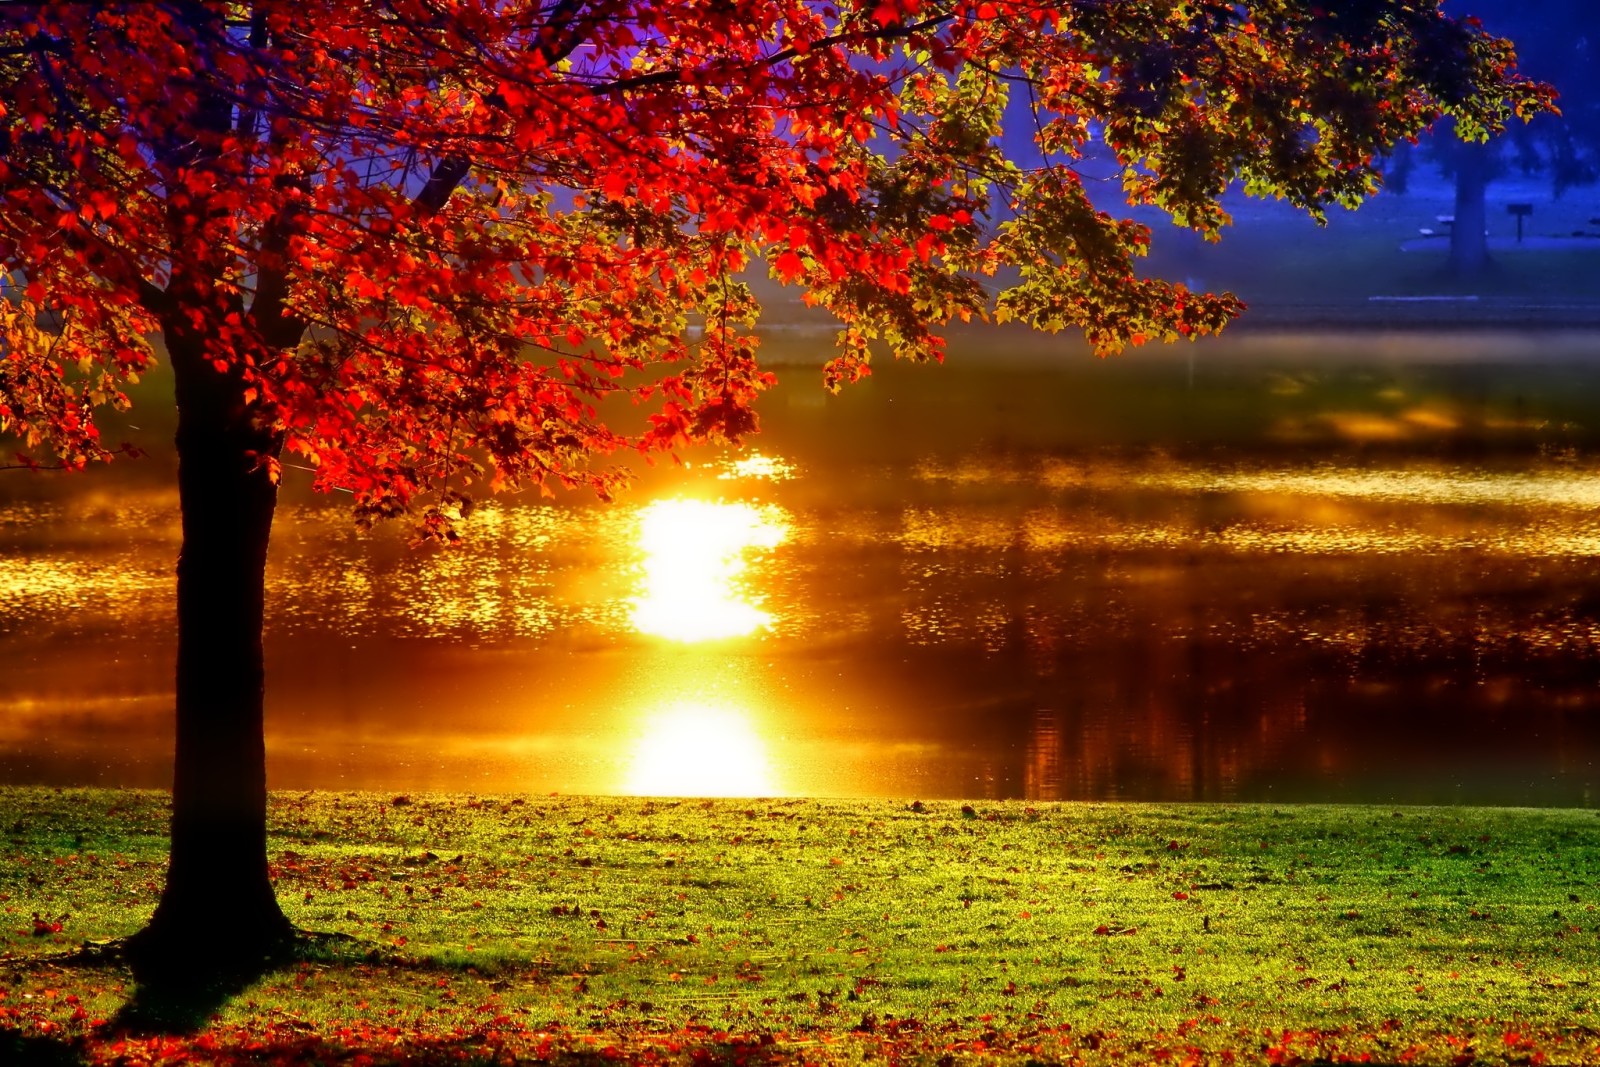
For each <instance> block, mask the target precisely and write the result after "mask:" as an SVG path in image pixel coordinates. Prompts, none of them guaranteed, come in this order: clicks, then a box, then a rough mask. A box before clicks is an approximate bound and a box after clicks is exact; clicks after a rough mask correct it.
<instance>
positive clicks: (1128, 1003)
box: [0, 789, 1600, 1063]
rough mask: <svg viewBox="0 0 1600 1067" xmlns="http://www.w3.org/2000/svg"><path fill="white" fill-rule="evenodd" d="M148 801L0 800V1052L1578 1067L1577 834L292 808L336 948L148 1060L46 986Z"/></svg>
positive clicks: (1401, 823)
mask: <svg viewBox="0 0 1600 1067" xmlns="http://www.w3.org/2000/svg"><path fill="white" fill-rule="evenodd" d="M163 800H164V798H163V797H162V796H161V795H159V794H150V793H128V792H106V791H90V790H72V791H67V792H65V793H63V792H59V791H51V790H45V789H9V790H4V791H0V824H3V825H5V826H7V827H9V844H8V846H7V856H6V863H5V864H4V865H3V866H0V893H3V894H4V895H5V898H6V899H5V901H4V909H5V911H4V919H5V922H4V924H3V928H0V947H3V950H4V953H5V956H4V958H5V961H6V966H5V967H4V968H0V973H6V972H9V981H8V983H7V984H5V985H3V986H0V1049H3V1048H5V1044H4V1042H5V1041H6V1040H7V1038H8V1037H9V1038H11V1039H17V1038H21V1037H24V1036H26V1037H29V1038H32V1039H35V1040H37V1041H38V1042H39V1044H38V1045H36V1046H33V1047H35V1048H54V1049H65V1050H70V1051H72V1052H73V1053H74V1054H75V1055H81V1056H82V1057H83V1058H85V1059H87V1060H89V1061H92V1062H109V1061H118V1060H119V1057H120V1058H121V1059H120V1061H121V1062H129V1063H133V1062H179V1061H182V1060H186V1059H190V1058H194V1059H200V1060H202V1061H214V1062H221V1063H236V1062H248V1063H260V1062H269V1063H270V1062H284V1063H292V1062H304V1061H306V1060H308V1059H311V1058H314V1057H315V1058H320V1059H321V1060H322V1061H324V1062H329V1061H331V1062H344V1061H345V1060H347V1059H349V1060H351V1061H353V1062H354V1061H355V1057H357V1056H358V1055H361V1054H366V1055H370V1056H373V1057H376V1059H377V1062H410V1061H414V1060H416V1059H423V1060H428V1059H432V1060H433V1061H437V1062H450V1061H454V1060H458V1059H469V1060H478V1061H494V1060H498V1059H500V1058H501V1057H502V1056H503V1055H505V1054H516V1055H519V1056H527V1057H530V1058H543V1059H555V1060H566V1061H578V1060H598V1059H616V1058H618V1057H619V1056H620V1055H625V1056H626V1058H627V1059H629V1060H630V1061H653V1060H660V1061H666V1062H689V1061H691V1059H693V1061H694V1062H702V1061H703V1058H704V1057H706V1056H708V1055H709V1056H712V1057H714V1058H716V1059H719V1060H721V1059H726V1060H733V1059H735V1058H736V1057H740V1056H742V1057H744V1058H745V1059H748V1060H751V1061H756V1062H761V1061H772V1062H813V1063H815V1062H824V1063H831V1062H851V1061H856V1060H859V1059H863V1058H866V1057H870V1056H878V1055H887V1056H890V1057H892V1058H899V1059H918V1060H925V1061H927V1062H933V1061H935V1060H937V1059H939V1058H940V1057H941V1056H952V1057H954V1058H957V1059H961V1060H964V1061H965V1060H972V1059H980V1058H981V1059H996V1060H1000V1061H1005V1062H1011V1061H1021V1060H1024V1059H1026V1058H1028V1057H1032V1058H1033V1059H1035V1060H1043V1061H1050V1062H1087V1063H1110V1062H1128V1061H1134V1062H1169V1063H1182V1062H1205V1063H1228V1062H1233V1063H1298V1062H1311V1061H1316V1062H1340V1061H1342V1060H1355V1059H1358V1058H1360V1057H1362V1056H1367V1057H1370V1058H1371V1059H1372V1060H1376V1061H1379V1062H1417V1063H1465V1062H1483V1063H1537V1062H1541V1061H1542V1059H1543V1058H1544V1057H1548V1059H1549V1061H1551V1062H1593V1060H1594V1058H1595V1056H1596V1054H1597V1053H1600V1048H1597V1046H1596V1043H1595V1037H1594V1028H1593V1013H1594V1011H1595V1000H1594V996H1593V992H1592V988H1591V987H1590V985H1589V983H1590V981H1591V980H1592V975H1593V972H1594V969H1595V967H1596V965H1597V963H1600V948H1597V945H1600V940H1597V931H1600V926H1597V923H1600V920H1597V919H1596V917H1595V913H1594V911H1593V910H1592V909H1593V908H1594V906H1595V901H1594V900H1593V897H1594V892H1595V889H1594V887H1595V885H1596V879H1597V876H1600V871H1597V868H1596V856H1595V854H1594V851H1593V850H1592V849H1591V848H1588V847H1587V845H1586V843H1587V842H1588V841H1589V840H1590V839H1591V838H1592V836H1593V823H1594V822H1595V817H1594V813H1593V812H1588V811H1564V812H1556V811H1534V810H1491V809H1472V808H1446V809H1421V808H1404V809H1399V810H1391V809H1387V808H1382V809H1379V808H1370V807H1337V808H1335V807H1293V808H1284V809H1274V808H1268V807H1261V806H1242V807H1236V806H1228V805H1212V806H1206V807H1186V806H1165V805H1121V804H1103V805H1085V804H1056V803H1043V802H1034V803H1025V802H1009V803H992V802H977V803H975V804H974V805H971V806H963V805H962V804H961V803H960V802H941V803H932V802H930V803H925V804H909V805H908V804H904V803H887V802H881V801H871V802H819V801H809V800H797V799H776V800H746V801H715V802H712V801H705V802H701V801H677V800H645V799H638V800H619V799H586V798H565V797H560V798H557V797H538V798H531V797H530V798H520V797H468V796H447V795H418V796H406V797H393V796H389V795H383V796H379V795H373V794H328V793H317V794H280V795H278V796H276V797H275V799H274V804H273V808H272V819H271V823H272V838H271V844H270V855H271V859H272V865H273V867H272V869H273V874H274V877H275V879H276V881H277V885H278V890H279V894H280V896H281V897H282V898H283V900H284V902H285V907H286V910H288V911H289V913H290V914H291V915H292V916H293V917H294V918H295V919H296V920H297V921H299V922H302V923H306V924H315V925H317V926H320V927H324V928H329V929H338V930H342V931H345V932H347V933H349V934H351V935H354V936H355V937H356V938H358V939H359V940H357V941H355V942H352V943H350V944H348V945H346V946H342V947H340V946H335V947H334V948H333V949H332V950H330V951H328V952H326V953H324V954H323V955H322V956H321V957H320V958H315V959H311V960H309V961H306V962H303V963H302V964H299V965H297V966H294V967H290V968H288V969H285V970H283V971H280V972H278V973H275V974H271V975H268V976H267V977H266V978H264V979H263V980H262V981H261V982H259V983H258V984H256V985H255V986H253V987H251V988H250V989H248V990H246V991H244V992H243V993H242V994H241V995H240V996H239V997H238V998H236V999H235V1001H234V1002H233V1003H231V1004H228V1005H226V1006H221V1007H219V1008H218V1009H217V1015H216V1018H215V1019H212V1018H210V1012H209V1011H207V1012H206V1013H204V1014H202V1015H201V1016H200V1017H199V1018H198V1019H197V1020H196V1026H197V1027H198V1029H197V1030H196V1031H195V1032H193V1033H188V1034H181V1035H176V1036H173V1035H168V1036H151V1035H148V1034H140V1033H138V1032H131V1031H129V1030H128V1029H127V1028H126V1025H125V1024H126V1023H127V1022H128V1020H127V1018H126V1013H127V1005H126V1001H127V997H128V989H127V978H126V974H125V973H124V972H122V971H121V970H120V969H119V968H117V967H115V966H91V967H86V968H79V969H74V970H70V971H67V970H61V969H59V968H58V967H56V966H52V965H48V964H45V963H43V962H42V960H43V959H44V957H45V956H46V955H47V954H49V953H51V952H54V951H59V950H60V949H61V948H64V947H70V946H71V945H73V944H75V943H77V942H78V941H79V940H80V939H83V938H99V937H104V936H107V935H111V934H117V933H121V932H125V931H127V930H129V929H131V927H132V926H133V925H134V924H137V923H138V922H139V921H140V920H141V918H142V917H143V914H144V913H145V912H146V911H147V910H148V908H149V907H150V906H151V905H152V904H153V903H154V900H155V896H156V891H157V884H158V882H159V880H160V867H161V862H162V857H163V853H164V845H165V841H164V838H163V837H162V833H161V830H162V827H163V825H164V821H165V810H164V809H165V804H164V803H163ZM35 913H37V916H38V919H37V921H36V920H35V918H34V916H35ZM57 924H59V925H60V927H61V929H60V930H59V931H57V930H56V929H55V927H56V925H57ZM606 1049H611V1050H612V1051H611V1052H609V1053H606V1052H604V1050H606ZM407 1057H410V1058H411V1059H410V1060H408V1059H407Z"/></svg>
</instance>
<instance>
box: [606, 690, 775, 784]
mask: <svg viewBox="0 0 1600 1067" xmlns="http://www.w3.org/2000/svg"><path fill="white" fill-rule="evenodd" d="M622 791H623V792H624V793H626V794H629V795H632V796H656V797H659V796H695V797H756V796H773V795H775V794H776V793H777V792H778V791H777V790H776V789H774V788H773V783H772V768H771V766H770V764H769V762H768V760H767V750H766V745H765V744H764V743H763V742H762V740H761V738H760V736H758V735H757V733H756V731H755V729H754V727H753V726H752V725H751V722H750V717H749V715H748V714H746V713H744V712H742V711H738V710H736V709H733V708H727V707H720V706H713V705H709V704H702V703H699V702H697V701H684V702H682V703H675V704H670V705H668V706H666V707H664V708H662V709H661V710H660V711H658V712H656V713H655V714H654V715H652V716H650V717H649V718H648V719H646V721H645V724H644V734H643V736H642V737H641V738H640V739H639V743H638V747H637V748H636V749H635V750H634V756H633V763H632V766H631V768H630V770H629V774H628V780H627V782H626V783H624V785H623V788H622Z"/></svg>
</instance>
